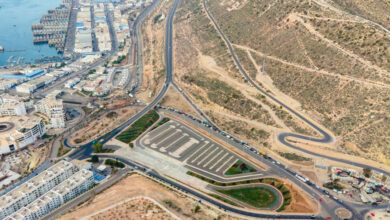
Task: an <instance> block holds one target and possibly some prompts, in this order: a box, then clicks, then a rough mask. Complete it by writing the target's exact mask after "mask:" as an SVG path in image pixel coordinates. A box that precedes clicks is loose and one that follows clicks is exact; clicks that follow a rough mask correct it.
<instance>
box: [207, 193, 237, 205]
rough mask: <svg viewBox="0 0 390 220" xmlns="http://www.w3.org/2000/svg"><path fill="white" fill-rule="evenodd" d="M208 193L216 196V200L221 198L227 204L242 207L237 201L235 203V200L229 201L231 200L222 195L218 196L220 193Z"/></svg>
mask: <svg viewBox="0 0 390 220" xmlns="http://www.w3.org/2000/svg"><path fill="white" fill-rule="evenodd" d="M208 195H209V196H211V197H214V198H216V199H218V200H221V201H222V202H224V203H227V204H229V205H232V206H237V207H242V206H240V205H238V204H237V203H235V202H233V201H231V200H229V199H226V198H224V197H222V196H220V195H217V194H213V193H209V194H208Z"/></svg>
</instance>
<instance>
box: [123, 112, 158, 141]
mask: <svg viewBox="0 0 390 220" xmlns="http://www.w3.org/2000/svg"><path fill="white" fill-rule="evenodd" d="M159 118H160V116H159V115H158V114H157V112H156V111H154V110H151V111H149V112H148V113H146V114H145V115H144V116H142V117H141V118H140V119H138V120H137V121H136V122H134V123H133V124H132V125H131V126H130V128H128V129H127V130H125V131H123V132H122V133H120V134H119V135H118V136H117V137H116V139H118V140H120V141H122V142H124V143H127V144H128V143H130V142H132V141H134V140H135V139H136V138H137V137H138V136H140V135H141V134H142V133H143V132H144V131H146V129H148V128H149V127H150V126H152V125H153V124H154V123H155V122H156V121H157V120H158V119H159Z"/></svg>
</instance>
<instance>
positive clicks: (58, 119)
mask: <svg viewBox="0 0 390 220" xmlns="http://www.w3.org/2000/svg"><path fill="white" fill-rule="evenodd" d="M35 110H36V111H37V112H41V113H43V114H45V115H46V116H47V117H49V119H50V128H54V129H57V128H64V127H65V113H64V106H63V103H62V100H61V99H57V98H56V97H55V95H54V94H50V95H48V96H47V97H46V98H44V99H42V100H40V101H39V102H38V103H37V104H35Z"/></svg>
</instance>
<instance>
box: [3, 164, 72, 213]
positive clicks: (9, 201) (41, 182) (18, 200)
mask: <svg viewBox="0 0 390 220" xmlns="http://www.w3.org/2000/svg"><path fill="white" fill-rule="evenodd" d="M77 170H78V168H77V167H76V166H75V165H74V164H72V163H70V162H67V161H65V160H62V161H60V162H58V163H56V164H55V165H53V166H52V167H50V168H49V169H47V170H45V171H43V172H41V173H40V174H38V175H37V176H35V177H33V178H31V179H30V180H28V181H27V182H25V183H23V184H22V185H20V186H19V187H17V188H16V189H14V190H12V191H10V192H8V193H7V194H5V195H3V196H2V197H1V199H0V219H4V218H5V217H6V216H9V215H12V214H13V213H15V212H17V211H18V210H20V209H21V208H23V207H25V206H27V205H29V204H31V203H33V202H34V201H35V200H36V199H38V198H39V197H41V196H42V195H44V194H45V193H46V192H48V191H50V190H51V189H53V188H54V187H55V186H57V185H59V184H60V183H61V182H63V181H65V180H67V179H69V178H70V177H71V176H72V175H73V174H74V173H76V172H77Z"/></svg>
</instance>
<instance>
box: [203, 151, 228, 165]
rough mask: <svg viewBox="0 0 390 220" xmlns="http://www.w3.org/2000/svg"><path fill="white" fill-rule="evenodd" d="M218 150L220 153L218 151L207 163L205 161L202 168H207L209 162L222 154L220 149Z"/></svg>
mask: <svg viewBox="0 0 390 220" xmlns="http://www.w3.org/2000/svg"><path fill="white" fill-rule="evenodd" d="M220 150H221V151H219V152H218V153H217V154H216V155H215V156H214V157H213V158H211V159H210V160H209V161H207V163H206V164H204V165H203V167H207V166H208V165H209V164H210V163H211V161H213V160H214V159H215V158H217V157H218V156H219V155H220V154H221V153H223V152H224V150H223V149H220Z"/></svg>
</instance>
